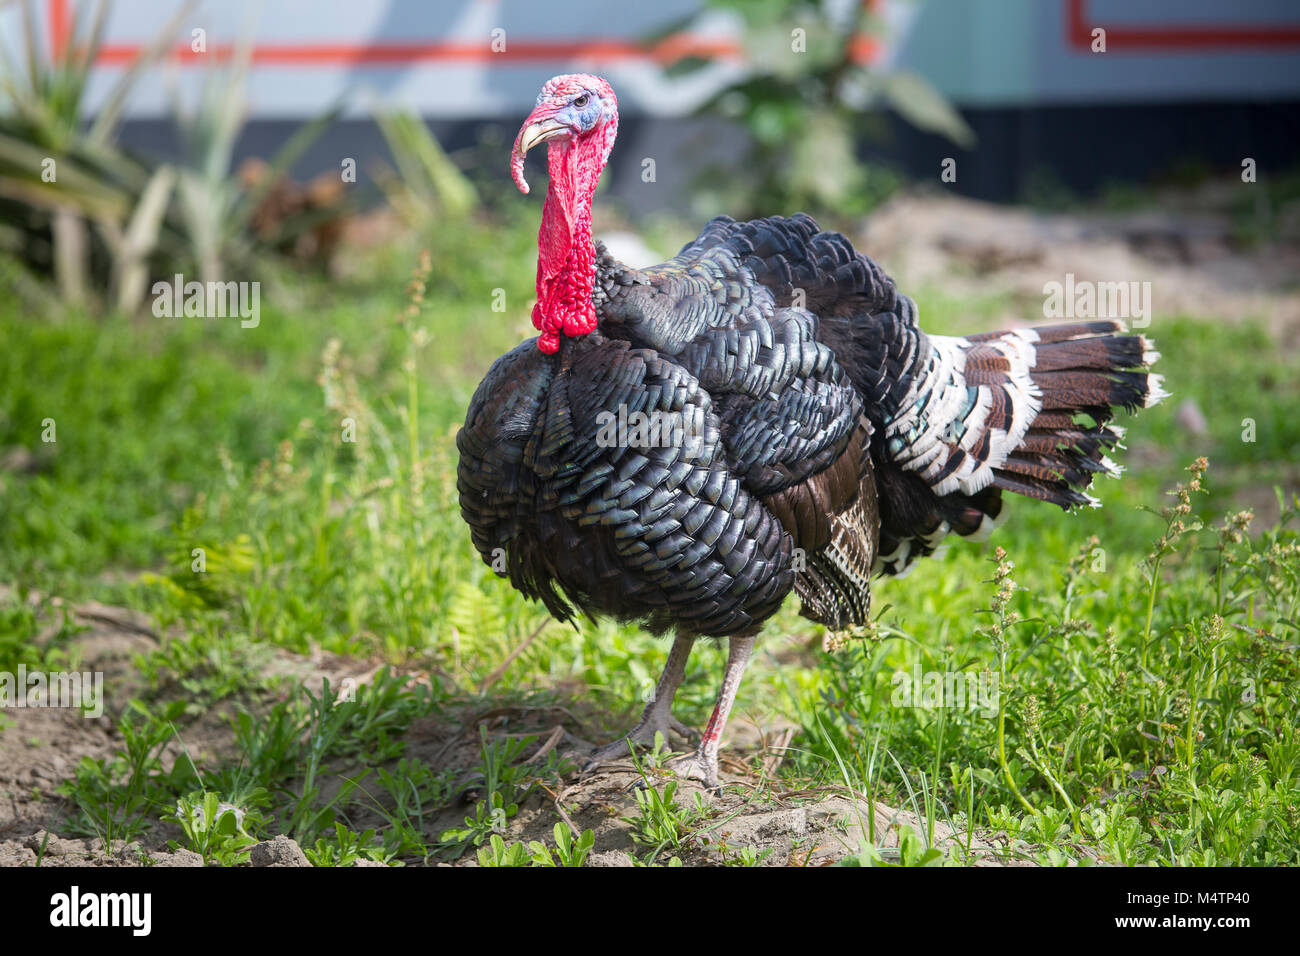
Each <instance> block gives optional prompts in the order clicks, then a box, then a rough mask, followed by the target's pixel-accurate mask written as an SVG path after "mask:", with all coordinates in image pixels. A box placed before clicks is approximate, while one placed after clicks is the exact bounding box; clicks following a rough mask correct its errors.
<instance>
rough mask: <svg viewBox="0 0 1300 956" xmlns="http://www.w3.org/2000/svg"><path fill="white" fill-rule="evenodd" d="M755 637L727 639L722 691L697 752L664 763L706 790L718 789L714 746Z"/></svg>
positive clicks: (723, 725) (727, 714) (728, 711)
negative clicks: (729, 643)
mask: <svg viewBox="0 0 1300 956" xmlns="http://www.w3.org/2000/svg"><path fill="white" fill-rule="evenodd" d="M757 637H758V635H756V634H746V635H740V636H737V637H733V638H731V646H730V648H729V651H728V654H727V669H726V671H725V672H724V673H723V675H722V688H721V689H720V690H719V691H718V702H717V703H716V704H715V705H714V706H713V716H712V717H710V718H709V726H708V727H707V728H706V729H705V731H704V736H703V737H701V738H700V747H699V749H698V750H697V751H696V752H695V753H693V754H691V755H689V756H686V757H678V758H676V759H675V760H670V761H669V762H668V767H669V769H671V770H673V771H674V772H675V773H676V774H677V775H678V776H681V777H689V778H691V779H692V780H699V781H700V782H702V783H703V784H704V785H705V786H706V787H711V788H712V787H717V786H718V744H719V742H720V741H721V739H722V728H723V727H725V726H726V724H727V717H728V716H729V715H730V714H731V705H732V704H734V703H735V701H736V691H737V690H738V689H739V688H740V679H741V677H742V676H744V673H745V665H746V664H748V663H749V655H750V654H751V653H752V652H753V650H754V642H755V641H756V640H757Z"/></svg>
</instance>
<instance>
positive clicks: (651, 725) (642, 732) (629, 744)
mask: <svg viewBox="0 0 1300 956" xmlns="http://www.w3.org/2000/svg"><path fill="white" fill-rule="evenodd" d="M670 730H671V731H672V732H674V733H677V734H680V735H681V736H682V737H685V738H686V739H688V740H689V739H691V738H693V737H698V736H699V734H698V733H696V732H695V731H693V730H691V728H689V727H687V726H686V725H685V724H683V723H682V722H681V721H680V720H678V719H677V718H676V717H673V716H671V715H670V716H669V717H668V719H667V720H666V721H649V720H645V719H642V721H641V723H639V724H637V725H636V727H635V728H633V730H632V731H631V732H630V733H628V734H627V735H626V736H623V737H620V738H619V739H618V740H616V741H614V742H613V743H612V744H608V745H607V746H604V747H600V748H598V749H597V750H595V751H593V752H592V755H591V757H590V758H589V759H588V760H587V762H586V764H584V765H583V768H582V772H583V773H584V774H587V773H591V771H593V770H595V769H596V768H597V767H600V766H602V765H603V764H607V763H609V762H610V761H613V760H625V759H627V757H628V756H630V755H631V753H632V750H633V749H634V747H635V746H636V745H638V744H639V745H642V746H645V747H652V746H654V740H655V734H656V733H660V734H663V735H664V743H665V744H667V743H668V732H669V731H670Z"/></svg>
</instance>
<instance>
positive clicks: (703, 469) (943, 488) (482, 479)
mask: <svg viewBox="0 0 1300 956" xmlns="http://www.w3.org/2000/svg"><path fill="white" fill-rule="evenodd" d="M597 251H598V261H597V265H596V283H595V291H594V293H593V299H594V303H595V306H596V313H597V316H598V320H599V326H598V330H597V331H596V332H594V333H592V334H589V335H585V336H581V337H578V338H564V339H562V341H561V347H560V350H559V351H558V352H556V353H555V354H554V355H545V354H543V353H541V352H540V351H539V350H538V349H537V348H536V345H535V340H529V341H527V342H524V343H522V344H521V345H519V346H518V347H517V348H515V349H514V350H512V351H511V352H510V353H508V354H507V355H505V356H503V357H502V358H500V359H499V360H497V362H496V363H495V364H494V365H493V367H492V369H491V370H490V371H489V372H488V374H487V377H486V378H485V379H484V380H483V383H482V384H481V385H480V386H479V389H478V391H477V392H476V394H475V396H474V399H473V401H472V403H471V404H470V408H469V413H468V415H467V416H466V421H465V427H464V428H463V429H462V430H461V432H460V434H459V435H458V437H457V447H458V449H459V451H460V468H459V476H458V487H459V491H460V500H461V511H462V514H463V515H464V517H465V520H466V522H467V523H468V524H469V526H470V528H471V531H472V535H473V540H474V545H475V547H476V548H477V549H478V550H479V552H480V553H481V554H482V556H483V558H484V560H485V561H487V562H488V563H489V564H491V563H492V562H493V561H494V559H495V558H497V556H498V555H499V554H501V553H504V555H505V558H506V565H505V567H506V571H505V575H506V576H508V577H509V578H510V580H511V582H512V583H513V584H514V586H515V587H517V588H519V589H520V590H521V591H522V592H524V593H525V594H526V595H528V596H529V597H532V598H535V599H538V600H541V601H543V602H544V603H545V605H546V606H547V608H548V609H549V610H550V611H551V612H552V613H553V614H555V615H556V616H558V617H560V618H562V619H566V620H567V619H569V618H571V617H572V615H573V613H574V609H575V608H577V609H578V610H580V611H582V612H583V613H586V614H588V615H592V616H594V615H598V614H605V615H611V616H613V617H616V618H619V619H623V620H635V621H641V622H644V623H645V624H646V625H647V626H648V627H650V628H651V629H652V630H655V631H667V630H677V631H680V632H684V633H689V634H694V635H709V636H726V635H735V634H744V633H752V632H753V631H755V630H756V629H757V628H758V626H759V625H760V624H761V623H762V622H763V620H764V619H766V618H767V617H769V616H770V615H772V614H773V613H774V612H775V611H776V610H777V608H778V607H779V606H780V605H781V603H782V602H783V601H784V600H785V598H786V597H787V596H788V595H789V593H790V592H791V591H792V590H794V591H795V592H796V593H797V594H798V596H799V598H800V600H801V603H802V607H803V611H804V613H805V614H807V615H808V616H810V617H812V618H814V619H815V620H818V621H820V622H822V623H824V624H826V625H827V626H828V627H831V628H832V629H841V628H848V627H851V626H854V625H860V624H863V623H866V621H867V616H868V612H869V607H870V603H869V581H870V578H871V577H872V576H873V575H876V574H882V573H886V574H897V573H901V572H903V571H905V570H906V569H907V568H908V567H909V566H910V565H911V563H912V562H913V561H914V560H915V559H916V558H918V557H920V556H922V555H925V554H928V553H930V552H931V551H933V550H934V548H935V547H937V546H938V544H939V542H940V541H941V540H942V539H943V538H944V537H945V536H946V535H948V534H950V533H952V534H958V535H967V536H969V535H976V534H980V533H983V532H987V531H988V530H989V529H990V528H991V527H992V523H993V521H994V519H996V518H997V517H998V516H999V514H1000V512H1001V508H1002V501H1001V492H1002V491H1003V490H1008V491H1013V492H1016V493H1019V494H1022V495H1026V496H1029V497H1033V498H1038V499H1040V500H1044V501H1050V502H1053V503H1055V504H1057V505H1060V506H1061V507H1063V508H1069V507H1073V506H1075V505H1079V504H1085V503H1090V502H1091V501H1092V499H1090V498H1089V497H1088V496H1087V495H1086V494H1085V489H1087V487H1088V486H1089V485H1090V483H1091V481H1092V479H1093V477H1094V475H1096V474H1097V473H1099V472H1111V473H1113V472H1115V471H1116V468H1115V466H1114V465H1113V464H1112V463H1111V462H1110V460H1109V459H1108V458H1107V457H1106V452H1107V451H1108V450H1109V449H1111V448H1113V447H1114V446H1115V445H1116V443H1117V442H1118V439H1119V437H1120V436H1121V434H1122V432H1121V431H1120V430H1119V429H1118V428H1116V427H1115V426H1113V425H1111V424H1110V419H1111V416H1112V414H1113V409H1114V408H1115V407H1124V408H1128V409H1132V408H1135V407H1137V406H1140V405H1144V404H1151V403H1152V402H1153V401H1155V400H1157V399H1158V398H1159V397H1160V396H1161V395H1162V393H1161V392H1160V390H1159V381H1158V376H1154V375H1150V374H1148V373H1147V372H1146V370H1145V369H1146V367H1147V366H1148V365H1149V364H1150V363H1151V362H1152V361H1154V359H1155V353H1153V352H1152V351H1151V350H1150V348H1149V346H1148V344H1147V343H1146V342H1145V340H1144V339H1142V338H1141V337H1140V336H1129V335H1124V334H1121V333H1122V332H1123V329H1122V327H1121V326H1120V325H1119V324H1118V323H1114V322H1093V323H1081V324H1075V325H1068V326H1056V327H1045V328H1038V329H1022V330H1018V331H1013V332H1003V333H991V334H986V335H979V336H971V337H968V338H952V337H941V336H927V335H926V334H925V333H924V332H922V331H921V329H920V327H919V326H918V324H917V310H916V306H915V304H914V303H913V302H912V301H911V300H910V299H909V298H907V297H906V296H904V295H902V294H901V293H900V292H899V291H898V289H897V288H896V287H895V285H894V283H893V281H892V280H891V279H890V278H889V277H888V276H887V275H885V273H884V272H883V271H882V270H881V269H880V267H879V266H877V265H876V264H875V263H874V262H872V261H871V260H870V259H868V258H867V257H866V256H865V255H862V254H861V253H859V252H857V251H856V250H855V249H854V248H853V247H852V245H851V244H850V243H849V241H848V240H847V239H846V238H845V237H844V236H842V235H838V234H836V233H827V232H821V231H820V230H819V229H818V227H817V224H816V223H815V222H814V221H813V220H812V219H811V218H809V217H808V216H806V215H802V214H801V215H796V216H793V217H791V218H783V217H774V218H770V219H760V220H755V221H752V222H743V223H742V222H735V221H734V220H731V219H729V218H726V217H720V218H718V219H714V220H713V221H711V222H710V223H709V224H708V225H707V226H705V228H704V230H703V232H701V234H700V236H699V238H697V239H696V240H695V241H694V242H692V243H690V244H689V245H687V246H686V247H685V248H684V249H683V250H682V251H681V253H679V254H678V255H677V256H676V257H675V258H673V259H672V260H670V261H669V262H666V263H664V264H662V265H660V266H655V267H653V268H649V269H632V268H628V267H626V266H624V265H622V264H621V263H619V262H617V261H616V260H614V259H613V258H611V257H609V256H608V255H606V254H605V253H604V250H603V248H599V247H598V250H597ZM634 413H640V414H642V415H644V416H647V417H657V418H658V419H659V420H661V421H666V422H673V423H684V424H685V425H686V426H687V427H686V429H685V434H684V435H683V434H678V433H673V434H668V435H667V436H665V435H664V434H658V435H655V436H652V440H649V441H645V440H632V441H628V440H615V441H613V442H610V441H607V440H602V435H606V434H607V432H604V433H603V432H602V428H606V429H608V427H609V423H610V421H611V416H612V419H613V420H614V421H618V420H619V416H620V415H622V416H623V420H625V421H630V420H632V418H633V416H634ZM627 437H628V436H622V438H623V439H626V438H627ZM642 437H643V438H644V436H642Z"/></svg>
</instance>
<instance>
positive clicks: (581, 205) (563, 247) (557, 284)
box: [533, 129, 613, 353]
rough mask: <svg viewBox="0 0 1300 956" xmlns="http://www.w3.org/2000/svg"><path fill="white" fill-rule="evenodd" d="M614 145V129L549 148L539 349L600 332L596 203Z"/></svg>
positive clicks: (540, 243) (536, 317) (536, 310)
mask: <svg viewBox="0 0 1300 956" xmlns="http://www.w3.org/2000/svg"><path fill="white" fill-rule="evenodd" d="M612 144H613V130H612V129H611V130H609V131H608V132H606V133H604V135H599V134H598V135H594V136H592V137H591V138H589V139H584V140H579V141H555V142H552V143H550V144H549V145H548V147H547V164H548V166H549V169H550V175H551V182H550V185H549V186H548V187H547V190H546V204H545V206H543V208H542V226H541V229H540V230H539V231H538V233H537V304H536V305H535V306H533V325H534V326H535V327H536V328H537V329H539V330H540V331H541V333H542V334H541V336H540V338H539V339H538V342H537V345H538V348H540V349H541V350H542V351H543V352H547V353H552V352H555V351H556V350H557V349H558V348H559V345H560V334H561V333H563V334H565V335H570V336H574V335H586V334H587V333H588V332H591V331H593V330H594V329H595V328H596V308H595V305H594V304H593V302H592V299H591V293H592V289H593V287H594V284H595V281H596V244H595V242H594V240H593V239H592V235H591V200H592V197H593V196H594V195H595V193H596V184H597V183H598V182H600V173H601V170H602V169H603V168H604V165H605V158H606V157H607V156H608V155H609V149H608V146H610V145H612Z"/></svg>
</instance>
